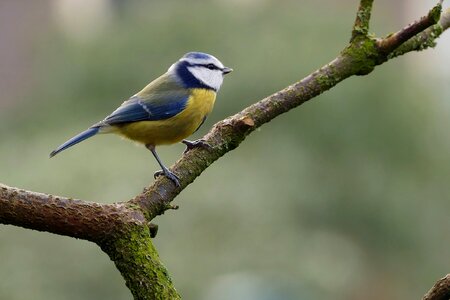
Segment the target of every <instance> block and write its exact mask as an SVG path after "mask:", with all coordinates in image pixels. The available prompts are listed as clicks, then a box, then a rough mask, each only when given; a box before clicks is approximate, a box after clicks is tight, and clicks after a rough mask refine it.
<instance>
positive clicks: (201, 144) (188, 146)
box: [181, 139, 212, 154]
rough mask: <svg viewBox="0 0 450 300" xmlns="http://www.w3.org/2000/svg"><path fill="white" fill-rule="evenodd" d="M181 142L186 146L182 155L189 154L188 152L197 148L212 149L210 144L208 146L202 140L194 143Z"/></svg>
mask: <svg viewBox="0 0 450 300" xmlns="http://www.w3.org/2000/svg"><path fill="white" fill-rule="evenodd" d="M181 142H182V143H183V144H185V145H186V149H184V152H183V154H186V153H187V152H189V150H192V149H194V148H197V147H202V148H204V149H211V148H212V147H211V145H210V144H208V143H207V142H205V141H204V140H202V139H200V140H196V141H189V140H182V141H181Z"/></svg>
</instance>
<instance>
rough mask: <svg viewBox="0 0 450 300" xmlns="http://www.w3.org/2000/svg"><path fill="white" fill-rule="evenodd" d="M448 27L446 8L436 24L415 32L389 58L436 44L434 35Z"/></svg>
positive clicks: (449, 22)
mask: <svg viewBox="0 0 450 300" xmlns="http://www.w3.org/2000/svg"><path fill="white" fill-rule="evenodd" d="M449 27H450V8H448V9H447V10H446V11H445V12H444V13H443V14H442V15H441V19H440V20H439V22H438V24H436V25H433V26H431V27H429V28H427V29H426V30H424V31H423V32H421V33H419V34H416V35H415V36H414V37H412V38H410V39H409V40H408V41H406V42H404V43H403V44H402V45H400V46H399V47H398V48H396V49H395V50H394V51H392V52H391V53H390V54H389V56H388V57H389V59H391V58H394V57H397V56H400V55H403V54H405V53H407V52H410V51H422V50H425V49H427V48H429V47H431V48H433V47H435V46H436V37H438V36H440V35H441V34H442V32H444V31H445V30H447V29H448V28H449Z"/></svg>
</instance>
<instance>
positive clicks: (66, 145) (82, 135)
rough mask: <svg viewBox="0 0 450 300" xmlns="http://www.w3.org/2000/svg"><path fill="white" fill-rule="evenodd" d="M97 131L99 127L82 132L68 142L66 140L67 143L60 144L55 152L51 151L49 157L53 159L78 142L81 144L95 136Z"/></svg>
mask: <svg viewBox="0 0 450 300" xmlns="http://www.w3.org/2000/svg"><path fill="white" fill-rule="evenodd" d="M99 130H100V127H91V128H89V129H87V130H85V131H83V132H82V133H80V134H78V135H76V136H74V137H73V138H71V139H70V140H68V141H67V142H65V143H64V144H62V145H61V146H59V147H58V148H56V149H55V150H53V151H52V153H50V157H53V156H55V155H56V154H58V153H59V152H61V151H63V150H66V149H67V148H69V147H72V146H73V145H76V144H78V143H79V142H82V141H84V140H85V139H88V138H90V137H91V136H94V135H96V134H97V133H98V131H99Z"/></svg>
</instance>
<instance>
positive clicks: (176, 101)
mask: <svg viewBox="0 0 450 300" xmlns="http://www.w3.org/2000/svg"><path fill="white" fill-rule="evenodd" d="M188 99H189V91H188V90H186V89H184V88H183V87H182V86H180V85H178V84H177V83H176V82H173V81H170V80H168V77H167V76H161V77H160V78H158V79H156V80H155V81H153V82H152V83H150V84H149V85H148V86H146V87H145V88H144V89H143V90H142V91H140V92H139V93H137V94H136V95H134V96H133V97H131V98H130V99H129V100H127V101H125V102H124V103H123V104H122V105H121V106H120V107H119V108H117V109H116V110H115V111H114V112H113V113H112V114H111V115H109V116H108V117H106V118H105V119H104V120H103V121H102V123H103V124H106V125H115V124H121V123H130V122H138V121H156V120H164V119H168V118H170V117H173V116H175V115H177V114H178V113H180V112H182V111H183V110H184V108H185V107H186V104H187V101H188Z"/></svg>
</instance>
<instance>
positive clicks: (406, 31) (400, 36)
mask: <svg viewBox="0 0 450 300" xmlns="http://www.w3.org/2000/svg"><path fill="white" fill-rule="evenodd" d="M442 1H443V0H440V1H439V2H438V4H436V6H435V7H433V8H432V9H431V10H430V11H429V12H428V15H426V16H424V17H422V18H420V20H418V21H415V22H413V23H411V24H409V25H408V26H406V27H405V28H403V29H402V30H399V31H397V32H396V33H394V34H391V35H389V36H387V37H386V38H384V39H381V40H379V41H377V45H378V47H379V48H380V51H381V52H384V53H390V52H392V51H393V50H394V49H396V48H398V47H399V46H400V45H402V44H403V43H404V42H406V41H407V40H409V39H410V38H412V37H414V36H415V35H416V34H419V33H420V32H422V31H424V30H425V29H427V28H428V27H430V26H432V25H434V24H436V23H437V22H438V21H439V18H440V16H441V11H442Z"/></svg>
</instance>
